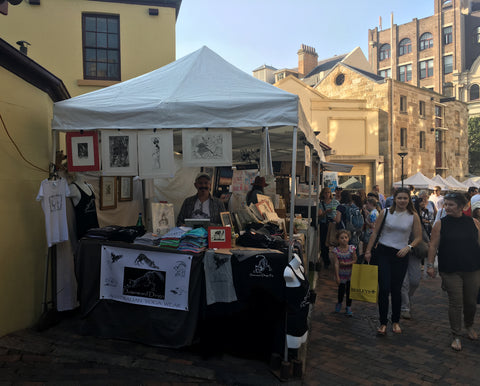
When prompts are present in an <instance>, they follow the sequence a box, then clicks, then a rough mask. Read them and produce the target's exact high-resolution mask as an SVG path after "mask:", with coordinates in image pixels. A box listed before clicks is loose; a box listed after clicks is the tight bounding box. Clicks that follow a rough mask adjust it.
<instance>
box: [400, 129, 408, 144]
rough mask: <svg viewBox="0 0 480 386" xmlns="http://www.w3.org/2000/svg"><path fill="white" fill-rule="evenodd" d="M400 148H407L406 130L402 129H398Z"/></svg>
mask: <svg viewBox="0 0 480 386" xmlns="http://www.w3.org/2000/svg"><path fill="white" fill-rule="evenodd" d="M400 147H401V148H406V147H407V129H406V128H404V127H402V128H401V129H400Z"/></svg>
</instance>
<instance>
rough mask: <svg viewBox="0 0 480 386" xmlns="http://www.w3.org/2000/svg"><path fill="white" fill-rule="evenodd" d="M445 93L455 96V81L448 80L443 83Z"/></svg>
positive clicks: (448, 95)
mask: <svg viewBox="0 0 480 386" xmlns="http://www.w3.org/2000/svg"><path fill="white" fill-rule="evenodd" d="M443 95H445V96H446V97H453V83H452V82H447V83H445V84H444V85H443Z"/></svg>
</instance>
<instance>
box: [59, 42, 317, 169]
mask: <svg viewBox="0 0 480 386" xmlns="http://www.w3.org/2000/svg"><path fill="white" fill-rule="evenodd" d="M294 126H297V127H298V128H299V129H300V131H301V132H302V133H303V137H304V139H305V140H306V141H307V142H308V143H310V144H312V145H313V149H314V150H316V152H317V154H318V155H319V157H320V159H321V161H325V157H324V155H323V151H322V150H321V147H320V143H319V141H318V140H317V139H316V136H315V134H314V133H313V130H312V129H311V127H310V126H309V123H308V121H307V120H306V118H305V114H304V112H303V110H302V109H301V106H300V104H299V98H298V96H297V95H295V94H291V93H289V92H286V91H283V90H281V89H279V88H277V87H274V86H272V85H270V84H268V83H266V82H263V81H260V80H258V79H255V78H254V77H253V76H251V75H249V74H246V73H245V72H243V71H241V70H240V69H238V68H236V67H235V66H233V65H232V64H230V63H228V62H227V61H225V60H224V59H223V58H221V57H220V56H219V55H217V54H216V53H215V52H213V51H212V50H210V49H209V48H208V47H205V46H204V47H202V48H200V49H199V50H197V51H195V52H193V53H191V54H189V55H186V56H184V57H183V58H180V59H178V60H176V61H175V62H172V63H170V64H168V65H166V66H164V67H161V68H159V69H157V70H154V71H152V72H149V73H147V74H144V75H141V76H138V77H136V78H133V79H130V80H127V81H124V82H121V83H118V84H116V85H113V86H110V87H106V88H104V89H101V90H97V91H93V92H90V93H87V94H84V95H80V96H77V97H75V98H72V99H69V100H65V101H61V102H57V103H55V104H54V109H53V122H52V128H53V129H54V130H59V131H80V130H97V129H101V130H104V129H112V130H117V129H130V130H145V129H191V128H231V129H232V144H233V147H234V148H236V149H239V148H242V147H248V146H254V145H257V146H258V144H259V142H260V141H259V137H258V136H256V135H250V134H251V133H252V131H258V132H261V130H262V128H263V127H269V129H270V130H269V132H270V143H271V148H272V151H275V150H276V151H277V152H278V153H277V154H276V155H277V156H278V155H281V154H284V155H285V158H284V159H290V158H291V144H292V136H291V135H288V133H292V131H293V127H294ZM300 139H302V137H300ZM175 147H176V148H177V149H178V147H177V145H176V146H175ZM298 150H299V151H300V152H302V146H298ZM280 158H281V157H280ZM277 159H278V157H277Z"/></svg>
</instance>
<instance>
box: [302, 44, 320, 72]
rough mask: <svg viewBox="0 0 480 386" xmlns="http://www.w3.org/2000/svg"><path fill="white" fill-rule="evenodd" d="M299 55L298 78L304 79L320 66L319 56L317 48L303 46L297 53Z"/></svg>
mask: <svg viewBox="0 0 480 386" xmlns="http://www.w3.org/2000/svg"><path fill="white" fill-rule="evenodd" d="M297 55H298V77H299V78H304V77H305V76H306V75H307V74H308V73H310V71H312V70H313V69H314V68H315V67H317V65H318V54H317V53H316V51H315V48H313V47H310V46H307V45H306V44H302V46H301V48H300V49H299V50H298V52H297Z"/></svg>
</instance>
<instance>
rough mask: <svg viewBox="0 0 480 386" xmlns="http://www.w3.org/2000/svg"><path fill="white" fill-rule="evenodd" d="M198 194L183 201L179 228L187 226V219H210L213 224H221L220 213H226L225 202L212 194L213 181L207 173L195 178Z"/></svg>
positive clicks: (178, 219)
mask: <svg viewBox="0 0 480 386" xmlns="http://www.w3.org/2000/svg"><path fill="white" fill-rule="evenodd" d="M194 185H195V188H196V189H197V194H196V195H194V196H191V197H187V198H186V199H185V201H183V204H182V207H181V208H180V213H179V214H178V217H177V226H182V225H184V224H185V219H187V218H197V219H202V218H203V219H210V223H212V224H221V223H222V220H221V218H220V213H221V212H225V206H224V205H223V202H222V201H220V200H219V199H218V198H216V197H213V196H212V195H211V194H210V188H211V187H212V179H211V177H210V176H209V175H208V174H207V173H203V172H202V173H199V174H197V177H196V178H195V184H194Z"/></svg>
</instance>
